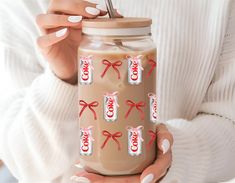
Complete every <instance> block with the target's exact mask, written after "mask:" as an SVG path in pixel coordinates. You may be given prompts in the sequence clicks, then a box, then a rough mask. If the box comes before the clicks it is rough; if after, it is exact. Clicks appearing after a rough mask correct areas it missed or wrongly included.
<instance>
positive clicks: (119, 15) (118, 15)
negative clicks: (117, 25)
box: [115, 9, 123, 18]
mask: <svg viewBox="0 0 235 183" xmlns="http://www.w3.org/2000/svg"><path fill="white" fill-rule="evenodd" d="M115 17H116V18H123V15H122V13H121V12H120V11H119V10H118V9H115Z"/></svg>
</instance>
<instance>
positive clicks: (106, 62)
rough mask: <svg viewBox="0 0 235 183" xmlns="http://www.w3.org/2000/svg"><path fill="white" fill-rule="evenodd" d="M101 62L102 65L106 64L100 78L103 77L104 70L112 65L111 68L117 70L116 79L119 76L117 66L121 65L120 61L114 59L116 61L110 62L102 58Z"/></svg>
mask: <svg viewBox="0 0 235 183" xmlns="http://www.w3.org/2000/svg"><path fill="white" fill-rule="evenodd" d="M102 63H103V64H104V65H106V68H105V70H104V72H103V73H102V75H101V77H102V78H103V77H104V75H105V74H106V72H107V71H108V70H109V68H110V67H112V68H113V69H114V70H115V71H116V72H117V74H118V79H120V78H121V76H120V72H119V70H118V68H117V67H119V66H121V65H122V61H116V62H114V63H111V62H110V61H108V60H103V62H102Z"/></svg>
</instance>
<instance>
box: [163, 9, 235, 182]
mask: <svg viewBox="0 0 235 183" xmlns="http://www.w3.org/2000/svg"><path fill="white" fill-rule="evenodd" d="M233 13H234V11H233ZM234 22H235V14H234V15H233V16H231V17H230V19H229V25H228V31H227V34H226V36H225V39H224V46H223V49H222V53H221V56H220V60H219V63H218V66H217V69H216V71H215V75H214V78H213V80H212V82H211V84H210V86H209V88H208V90H207V93H206V95H205V99H204V101H203V103H202V105H201V109H200V111H199V113H198V115H197V116H196V117H195V118H194V119H193V120H191V121H188V120H185V119H173V120H169V121H167V122H165V124H166V125H167V127H168V129H169V131H170V132H171V133H172V134H173V137H174V144H173V147H172V153H173V162H172V165H171V167H170V169H169V172H168V173H167V175H166V177H165V178H164V179H163V180H162V181H161V182H162V183H170V182H177V183H178V182H180V183H205V182H221V181H228V180H229V179H232V178H234V177H235V171H234V170H235V156H234V154H235V118H234V109H235V87H234V86H235V75H234V72H235V26H234V25H235V24H234Z"/></svg>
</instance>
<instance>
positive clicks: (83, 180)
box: [70, 176, 91, 183]
mask: <svg viewBox="0 0 235 183" xmlns="http://www.w3.org/2000/svg"><path fill="white" fill-rule="evenodd" d="M70 180H73V181H75V182H79V183H91V181H90V180H89V179H88V178H86V177H77V176H72V177H70Z"/></svg>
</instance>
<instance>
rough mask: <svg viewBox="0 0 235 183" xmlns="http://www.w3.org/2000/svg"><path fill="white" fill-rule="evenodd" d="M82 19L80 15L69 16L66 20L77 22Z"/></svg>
mask: <svg viewBox="0 0 235 183" xmlns="http://www.w3.org/2000/svg"><path fill="white" fill-rule="evenodd" d="M81 20H82V17H81V16H69V17H68V21H69V22H71V23H78V22H80V21H81Z"/></svg>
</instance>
